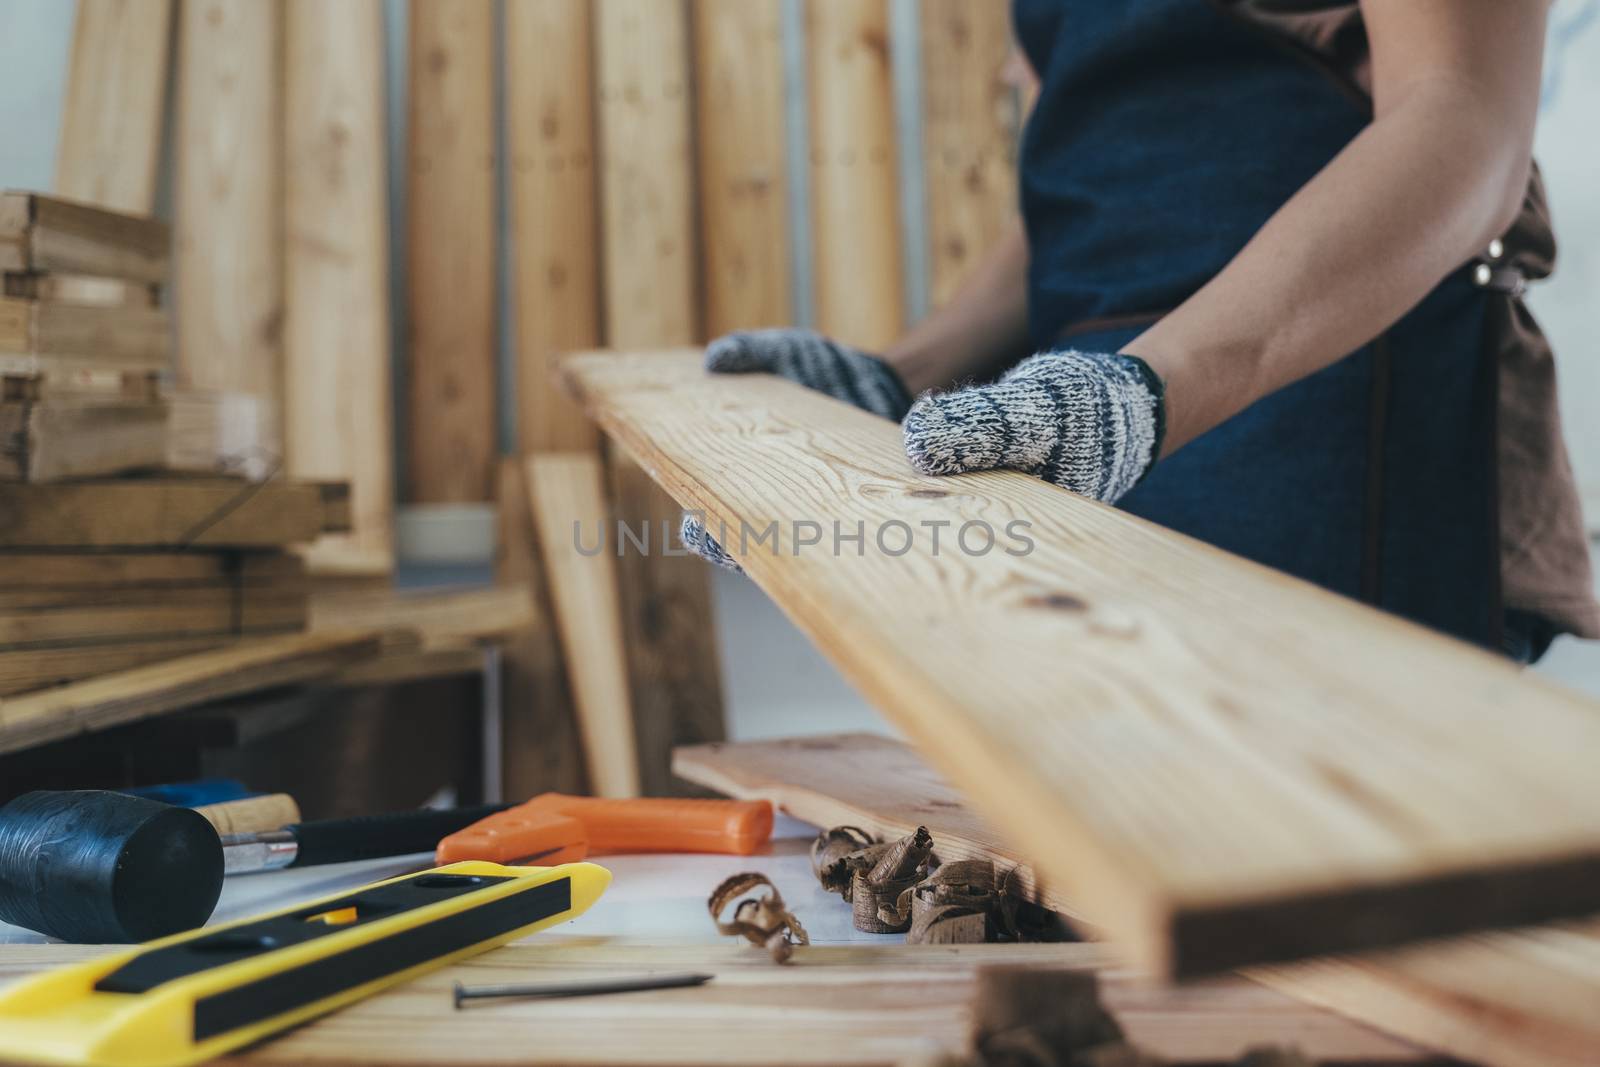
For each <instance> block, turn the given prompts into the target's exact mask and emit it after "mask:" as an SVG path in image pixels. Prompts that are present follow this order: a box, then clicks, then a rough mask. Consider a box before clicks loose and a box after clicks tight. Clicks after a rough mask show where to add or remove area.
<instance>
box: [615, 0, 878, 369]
mask: <svg viewBox="0 0 1600 1067" xmlns="http://www.w3.org/2000/svg"><path fill="white" fill-rule="evenodd" d="M806 55H807V58H808V62H809V71H810V75H809V78H808V79H807V82H808V84H807V90H808V92H809V95H810V103H811V189H812V199H813V209H814V218H813V243H814V245H815V249H816V279H815V282H816V286H815V288H816V302H817V328H818V329H819V330H821V331H822V332H824V333H826V334H829V335H832V336H835V337H838V338H839V339H840V340H842V341H847V342H849V343H850V344H855V345H861V346H862V347H864V348H868V349H880V348H883V347H885V346H887V345H888V344H889V343H890V342H892V341H894V340H895V339H896V338H897V337H898V336H899V335H900V332H901V329H902V327H903V326H904V320H905V314H904V291H903V285H904V282H903V273H902V266H901V260H900V179H899V172H898V167H897V163H896V147H895V125H894V76H893V72H892V70H891V67H890V57H889V5H888V0H857V2H856V3H849V4H840V3H833V2H831V0H806ZM612 343H613V344H618V342H616V341H615V340H613V341H612Z"/></svg>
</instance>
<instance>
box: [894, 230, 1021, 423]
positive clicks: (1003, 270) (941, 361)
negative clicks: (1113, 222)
mask: <svg viewBox="0 0 1600 1067" xmlns="http://www.w3.org/2000/svg"><path fill="white" fill-rule="evenodd" d="M1027 354H1028V242H1027V238H1026V237H1025V236H1024V235H1023V231H1022V222H1021V220H1020V219H1018V220H1014V221H1013V222H1012V223H1011V224H1010V226H1009V227H1008V229H1007V232H1006V235H1005V237H1004V238H1002V239H1001V240H1000V241H999V242H998V243H997V244H996V246H995V247H994V249H993V250H991V251H990V253H989V254H988V255H987V256H985V257H984V259H983V261H982V262H981V263H980V264H979V265H978V267H977V269H976V270H974V271H973V274H972V277H971V278H970V279H968V281H967V282H966V284H965V285H963V286H962V288H961V291H960V292H959V293H957V294H956V296H955V297H954V299H952V300H951V301H950V303H949V304H948V305H946V306H945V307H943V308H941V309H940V310H939V311H936V312H934V313H933V314H932V315H929V316H928V317H927V318H926V319H923V320H922V322H920V323H918V324H917V325H916V326H915V327H914V328H913V329H912V330H911V331H910V332H909V333H907V334H906V336H905V337H903V338H902V339H900V340H899V341H897V342H896V343H895V344H894V345H893V346H891V347H890V348H889V349H888V351H886V352H884V353H883V359H884V361H885V362H887V363H888V364H889V365H890V366H891V367H893V368H894V369H895V371H896V372H897V373H898V374H899V375H900V377H901V379H902V380H903V381H904V382H905V385H906V388H907V389H908V390H909V391H910V392H911V394H912V395H913V396H915V395H917V394H918V393H921V392H924V391H926V390H928V389H937V388H944V387H948V386H952V385H955V384H957V383H958V382H962V381H966V380H970V379H973V378H983V377H988V376H989V375H992V374H993V373H995V372H996V371H998V370H999V369H1001V368H1002V367H1004V366H1006V365H1008V364H1011V363H1014V362H1016V361H1017V360H1019V359H1021V358H1022V357H1023V356H1025V355H1027Z"/></svg>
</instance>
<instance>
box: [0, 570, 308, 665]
mask: <svg viewBox="0 0 1600 1067" xmlns="http://www.w3.org/2000/svg"><path fill="white" fill-rule="evenodd" d="M306 616H307V610H306V593H305V591H304V590H303V589H302V590H288V591H285V592H279V591H277V590H264V589H254V590H250V591H248V592H246V591H244V590H240V589H233V588H229V587H227V586H218V587H215V588H211V589H169V590H164V591H162V592H161V593H160V594H159V595H158V596H151V595H150V593H149V592H147V591H143V590H120V591H114V590H108V591H105V592H101V593H70V594H51V593H39V592H29V593H24V594H14V593H5V592H0V652H20V651H27V650H43V649H49V648H63V647H72V646H79V645H85V644H95V643H101V642H104V643H111V644H120V643H126V642H128V641H135V640H138V639H140V638H141V637H216V636H224V637H227V636H235V637H236V636H240V635H245V634H271V633H285V632H288V631H293V630H302V629H304V628H305V624H306Z"/></svg>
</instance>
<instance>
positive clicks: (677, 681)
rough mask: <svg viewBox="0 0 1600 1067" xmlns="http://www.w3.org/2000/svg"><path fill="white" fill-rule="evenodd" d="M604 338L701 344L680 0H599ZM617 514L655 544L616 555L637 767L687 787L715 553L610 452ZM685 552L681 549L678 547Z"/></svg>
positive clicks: (704, 688)
mask: <svg viewBox="0 0 1600 1067" xmlns="http://www.w3.org/2000/svg"><path fill="white" fill-rule="evenodd" d="M594 10H595V18H596V23H595V34H596V42H595V44H596V57H597V63H596V82H597V85H598V99H599V136H600V145H599V148H600V178H601V190H602V193H601V211H602V215H601V229H602V231H603V233H604V273H603V278H604V283H605V341H606V343H607V344H609V345H614V346H633V345H636V344H646V345H650V346H659V345H663V344H692V343H694V342H696V341H698V340H700V338H701V331H700V327H699V323H698V318H699V316H698V314H697V312H698V310H699V289H698V287H697V285H696V281H697V279H698V278H699V275H700V263H699V258H698V256H697V255H696V253H695V247H694V217H695V216H694V199H693V198H694V188H695V183H694V175H693V170H694V159H693V152H692V146H691V143H690V142H691V118H690V101H689V84H690V73H689V19H688V10H687V7H686V4H685V3H684V2H683V0H596V3H595V7H594ZM609 459H610V472H611V500H612V505H613V508H614V513H615V515H616V517H617V518H618V519H619V520H620V521H622V522H624V523H626V524H627V525H628V526H629V527H630V528H632V529H634V530H636V531H638V530H640V529H641V528H644V527H647V528H648V529H649V530H650V539H651V540H650V544H651V549H650V554H649V555H645V554H642V553H640V552H638V551H634V550H632V549H629V550H628V551H626V552H624V553H623V554H622V555H621V558H620V559H618V560H617V563H616V566H617V573H618V575H619V579H620V586H621V590H622V625H623V628H624V633H625V635H626V648H627V656H628V668H629V677H630V680H631V693H632V699H633V710H634V722H635V734H636V737H637V743H638V751H639V771H640V776H641V779H642V782H643V787H644V789H645V792H646V793H648V794H651V795H660V794H666V793H671V792H677V791H681V787H678V786H675V784H674V781H673V779H672V775H671V770H670V764H671V759H672V752H671V748H672V744H673V743H674V741H675V740H678V741H682V740H686V739H689V738H701V737H703V738H705V739H707V740H720V739H721V738H722V737H723V736H724V727H723V720H722V691H721V672H720V669H719V667H718V662H717V649H716V637H715V631H714V628H713V623H712V618H711V588H710V584H709V576H708V573H707V570H706V565H705V564H704V563H702V562H701V561H700V560H698V559H694V558H692V557H689V556H686V555H676V556H674V555H668V554H667V553H666V546H665V545H664V543H663V540H664V539H663V536H662V535H663V524H665V528H666V530H668V531H672V532H673V536H674V538H675V537H676V533H675V531H676V529H677V518H678V516H679V514H680V511H679V509H678V508H677V506H676V505H674V504H673V502H672V500H671V499H670V498H669V497H667V496H666V495H665V494H664V493H662V492H661V490H660V489H658V488H656V486H655V484H654V483H653V482H652V481H651V479H650V478H649V476H648V475H646V474H645V473H644V472H643V471H641V470H640V469H639V468H638V466H636V465H635V464H634V463H633V462H632V461H631V460H630V459H628V458H627V457H626V455H624V454H621V453H619V452H615V451H613V452H612V453H611V455H610V457H609ZM678 551H679V552H680V553H681V552H682V549H681V548H680V549H678Z"/></svg>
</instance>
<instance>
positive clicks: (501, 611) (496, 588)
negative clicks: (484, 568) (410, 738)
mask: <svg viewBox="0 0 1600 1067" xmlns="http://www.w3.org/2000/svg"><path fill="white" fill-rule="evenodd" d="M532 621H533V602H532V601H531V600H530V599H529V597H528V587H527V586H526V585H513V584H507V585H491V586H483V587H474V588H467V589H423V590H393V589H383V590H375V591H371V592H348V591H340V592H332V593H317V594H316V595H314V596H313V597H312V599H311V629H312V630H313V631H315V632H330V633H336V632H339V631H342V630H395V629H405V630H410V631H412V632H413V633H415V634H417V636H418V637H419V639H420V641H421V648H422V649H424V650H428V649H432V648H436V647H441V646H452V645H456V644H459V643H460V642H462V641H487V640H493V639H497V638H503V637H508V636H510V635H512V634H516V633H519V632H520V631H522V630H524V629H526V628H527V627H528V626H529V625H530V624H531V623H532Z"/></svg>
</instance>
